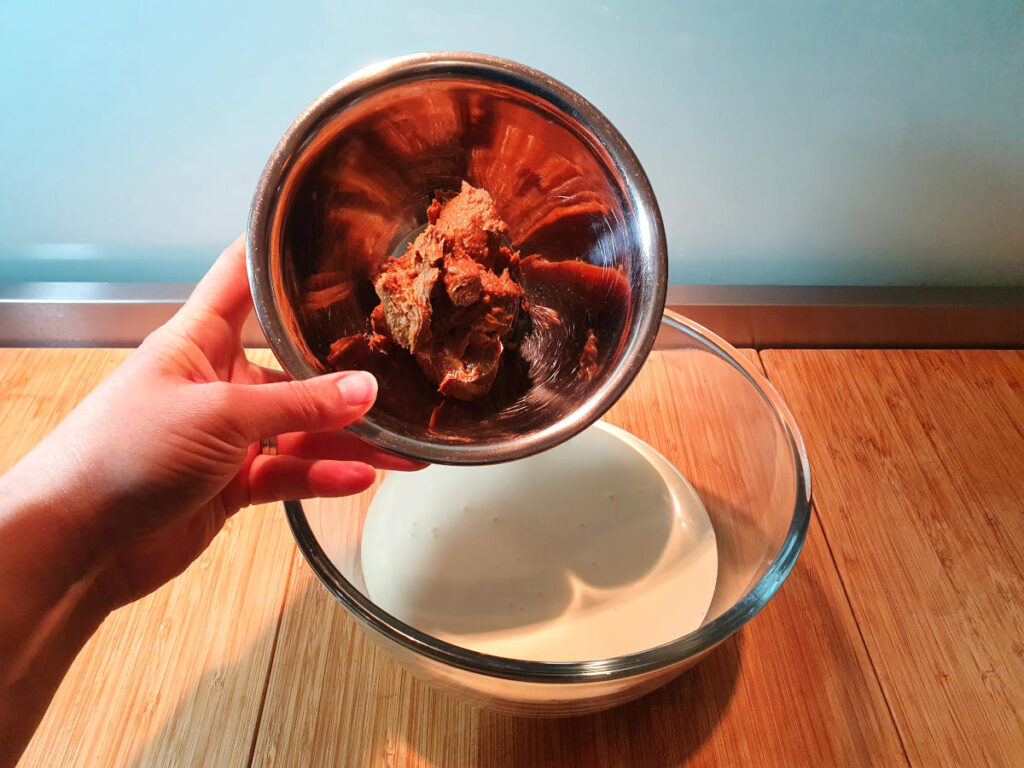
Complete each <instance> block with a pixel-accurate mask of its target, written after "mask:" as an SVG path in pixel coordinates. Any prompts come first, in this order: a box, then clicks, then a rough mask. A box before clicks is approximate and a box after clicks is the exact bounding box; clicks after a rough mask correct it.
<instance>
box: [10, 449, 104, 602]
mask: <svg viewBox="0 0 1024 768" xmlns="http://www.w3.org/2000/svg"><path fill="white" fill-rule="evenodd" d="M26 459H27V460H25V461H23V462H19V464H17V465H15V466H14V467H13V468H12V469H11V470H10V471H9V472H7V473H6V474H4V475H2V476H0V500H2V504H3V509H2V511H0V534H2V535H0V554H2V556H3V560H4V561H5V564H4V565H0V570H2V572H3V575H4V577H5V578H8V579H10V581H9V582H8V583H11V584H21V585H22V586H23V588H24V589H25V590H26V591H27V592H28V593H29V594H28V595H26V597H29V596H31V597H33V598H34V599H35V600H36V601H37V602H38V603H39V604H40V606H42V605H43V604H45V603H50V604H51V605H56V604H57V603H58V602H61V601H65V600H68V599H71V600H73V601H74V602H75V603H76V604H77V603H81V608H80V609H78V610H86V611H87V613H88V614H90V615H91V614H95V615H96V618H97V619H98V621H102V619H103V618H104V617H105V616H106V614H108V613H109V612H110V611H111V610H112V609H113V608H114V607H115V606H114V605H112V604H110V605H108V603H110V602H111V601H109V600H107V599H106V596H104V595H102V594H98V593H97V590H96V589H95V588H94V587H95V585H96V584H97V582H98V581H99V576H100V575H101V573H102V572H103V570H104V568H105V567H106V565H107V563H108V561H109V560H110V559H111V554H110V552H109V551H107V550H108V547H106V546H105V545H104V538H105V537H104V536H103V533H102V525H101V515H100V514H99V512H98V511H97V510H95V509H94V508H92V506H91V505H90V504H89V502H88V501H87V498H86V494H84V493H78V492H76V488H75V486H74V484H73V483H68V482H62V481H61V480H59V479H58V477H59V475H60V473H59V472H58V473H52V472H51V473H42V472H40V471H39V469H40V468H39V467H35V466H33V465H34V464H35V462H33V461H32V460H31V456H30V457H26ZM43 478H45V481H44V480H43Z"/></svg>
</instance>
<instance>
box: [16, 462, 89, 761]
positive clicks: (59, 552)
mask: <svg viewBox="0 0 1024 768" xmlns="http://www.w3.org/2000/svg"><path fill="white" fill-rule="evenodd" d="M32 469H33V468H32V467H25V466H19V467H16V468H15V469H14V470H12V472H10V473H8V475H6V476H3V477H0V766H8V765H13V764H14V763H15V761H16V760H17V759H18V756H19V755H20V754H21V752H22V751H23V750H24V748H25V745H26V744H27V743H28V741H29V739H30V738H31V736H32V732H33V731H34V730H35V728H36V726H37V725H38V723H39V721H40V720H41V719H42V716H43V714H44V713H45V712H46V708H47V706H48V705H49V702H50V699H51V698H52V697H53V694H54V693H55V691H56V690H57V687H58V686H59V685H60V682H61V680H62V679H63V677H64V674H65V673H66V672H67V670H68V667H70V665H71V663H72V662H73V661H74V659H75V656H76V655H77V654H78V652H79V650H81V648H82V646H83V645H84V644H85V642H86V641H87V640H88V639H89V637H90V636H91V635H92V634H93V633H94V632H95V631H96V629H97V628H98V627H99V625H100V624H101V623H102V621H103V619H104V617H105V616H106V615H107V613H108V612H109V601H108V600H107V598H106V596H104V595H103V594H102V593H101V591H100V590H99V589H98V588H97V584H98V581H99V577H100V575H101V574H102V572H103V569H104V567H105V563H104V562H103V561H102V558H101V557H99V556H98V550H97V548H96V547H95V546H93V545H92V543H91V542H89V541H88V538H87V535H86V534H85V533H84V531H83V529H82V527H81V526H80V525H78V523H77V522H76V521H75V518H76V515H78V514H79V510H76V509H75V508H74V506H73V505H74V501H73V498H71V494H67V495H65V494H64V492H63V491H64V489H63V488H62V486H61V484H60V483H53V482H52V475H51V477H50V481H51V482H49V483H46V485H50V486H51V488H52V489H53V490H49V491H43V490H42V486H43V485H44V483H41V482H39V481H38V479H37V478H34V477H32V476H31V475H32ZM37 486H39V487H37Z"/></svg>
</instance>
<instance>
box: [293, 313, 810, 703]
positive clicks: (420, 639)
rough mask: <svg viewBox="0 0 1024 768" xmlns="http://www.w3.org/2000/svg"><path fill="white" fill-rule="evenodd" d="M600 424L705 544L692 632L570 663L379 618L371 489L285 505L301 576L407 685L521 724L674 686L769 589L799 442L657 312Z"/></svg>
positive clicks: (785, 543) (699, 332)
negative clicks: (702, 592) (688, 487)
mask: <svg viewBox="0 0 1024 768" xmlns="http://www.w3.org/2000/svg"><path fill="white" fill-rule="evenodd" d="M604 418H605V420H606V421H608V422H610V423H612V424H615V425H617V426H619V427H622V428H624V429H626V430H628V431H629V432H632V433H633V434H634V435H636V436H637V437H639V438H640V439H641V440H644V441H645V442H647V443H648V444H650V445H651V446H653V447H654V448H655V449H656V450H657V451H659V452H660V453H661V454H662V455H663V456H665V457H666V458H667V459H668V460H669V461H671V462H672V463H673V464H674V465H675V466H676V467H677V468H678V469H679V470H680V472H682V474H683V475H684V476H685V477H686V478H687V479H688V480H689V481H690V483H691V484H692V485H693V487H694V488H695V489H696V491H697V493H698V495H699V496H700V498H701V501H702V502H703V504H704V506H705V508H706V509H707V512H708V515H709V517H710V519H711V522H712V525H713V526H714V529H715V535H716V538H717V543H718V580H717V584H716V587H715V592H714V597H713V598H712V602H711V607H710V609H709V611H708V614H707V617H706V618H705V620H704V623H703V624H702V625H701V626H700V627H699V628H698V629H696V630H695V631H693V632H690V633H689V634H686V635H684V636H683V637H679V638H677V639H675V640H672V641H671V642H668V643H665V644H664V645H660V646H658V647H655V648H649V649H645V650H638V652H637V653H632V654H630V655H626V656H619V657H616V658H609V659H602V660H599V661H583V662H564V663H563V662H557V663H555V662H539V661H524V660H519V659H510V658H499V657H496V656H488V655H485V654H481V653H477V652H474V651H470V650H467V649H465V648H461V647H458V646H456V645H452V644H450V643H447V642H444V641H442V640H440V639H437V638H435V637H432V636H430V635H428V634H426V633H424V632H421V631H419V630H417V629H415V628H413V627H411V626H409V625H407V624H404V623H403V622H401V621H399V620H398V619H396V618H395V617H393V616H391V615H389V614H388V613H386V612H385V611H383V610H382V609H380V608H379V607H378V606H377V605H375V604H374V603H373V601H372V600H371V599H370V598H369V597H368V596H367V594H366V589H365V584H364V582H363V575H362V569H361V565H360V544H361V537H362V528H363V520H364V517H365V514H366V509H367V507H368V505H369V502H370V499H371V498H372V493H373V492H372V490H371V491H368V492H366V493H364V494H362V495H361V496H358V497H352V498H349V499H333V500H313V501H307V502H305V503H300V502H297V501H292V502H287V503H286V505H285V506H286V509H287V515H288V520H289V523H290V525H291V527H292V531H293V533H294V534H295V538H296V541H297V542H298V546H299V549H300V550H301V551H302V553H303V555H304V556H305V558H306V560H307V561H308V563H309V565H310V567H311V568H312V569H313V571H314V572H315V573H316V575H317V576H318V577H319V578H320V580H321V581H322V582H323V584H324V585H325V586H326V587H327V589H328V590H330V592H331V593H332V594H333V595H334V596H335V597H336V598H337V599H338V600H339V601H340V602H341V603H342V605H343V606H344V607H345V608H346V610H347V611H348V612H349V613H350V614H351V615H352V616H354V617H355V619H356V620H357V621H358V622H359V623H360V624H361V625H362V626H363V628H364V629H365V630H366V631H368V632H369V634H370V635H371V636H372V637H373V638H374V639H375V640H377V641H378V642H379V643H380V644H381V645H382V647H383V648H384V649H385V650H386V651H387V652H388V653H389V654H390V655H391V656H392V657H393V658H394V659H395V660H396V661H397V662H398V663H399V664H402V665H403V666H405V667H406V668H407V669H409V670H410V671H411V672H412V673H413V674H415V675H417V676H418V677H420V678H423V679H424V680H426V681H428V682H429V683H431V684H433V685H435V686H437V687H439V688H442V689H445V690H448V691H450V692H452V693H453V694H455V695H457V696H461V697H464V698H469V699H472V700H474V701H476V702H478V703H480V704H482V705H484V706H487V707H490V708H493V709H496V710H500V711H505V712H509V713H514V714H521V715H550V716H562V715H573V714H582V713H587V712H594V711H598V710H601V709H606V708H608V707H612V706H615V705H617V704H621V703H623V702H626V701H629V700H631V699H634V698H636V697H638V696H640V695H642V694H644V693H646V692H648V691H651V690H653V689H654V688H656V687H658V686H660V685H663V684H664V683H666V682H668V681H669V680H671V679H673V678H674V677H676V676H677V675H679V674H680V673H681V672H683V671H684V670H686V669H687V668H688V667H690V666H692V665H693V664H694V663H696V662H697V661H698V660H699V659H701V657H703V656H704V654H706V653H708V652H709V651H711V650H712V649H713V648H714V647H715V646H717V645H718V644H719V643H721V642H722V641H723V640H725V639H726V638H727V637H729V636H730V635H731V634H732V633H734V632H736V631H737V630H739V629H740V628H741V627H742V626H743V625H744V624H746V623H747V622H748V621H750V619H751V618H753V616H754V615H755V614H756V613H757V612H758V611H759V610H761V608H762V607H764V605H765V603H767V602H768V600H769V599H770V598H771V596H772V595H773V594H775V592H776V591H777V590H778V588H779V587H780V585H781V584H782V582H783V581H784V580H785V578H786V576H787V575H788V574H789V572H790V569H791V568H792V567H793V564H794V563H795V561H796V558H797V555H798V554H799V552H800V548H801V546H802V544H803V541H804V536H805V535H806V532H807V526H808V522H809V520H810V508H811V507H810V472H809V468H808V465H807V456H806V453H805V451H804V445H803V440H802V439H801V437H800V433H799V432H798V431H797V428H796V425H795V424H794V423H793V418H792V416H791V415H790V413H789V411H788V410H787V409H786V406H785V404H784V403H783V402H782V400H781V398H780V397H779V395H778V393H776V392H775V390H774V389H773V388H772V386H771V385H770V384H769V383H768V381H767V380H766V379H765V378H764V376H763V375H762V373H761V370H760V367H759V365H758V364H757V362H756V361H755V360H754V359H749V360H748V359H747V358H745V357H744V356H743V355H742V354H741V353H739V352H737V351H736V350H735V349H733V348H732V347H731V346H730V345H729V344H727V343H726V342H725V341H723V340H722V339H719V338H718V337H717V336H715V335H714V334H712V333H710V332H709V331H707V330H706V329H704V328H702V327H701V326H699V325H697V324H696V323H693V322H691V321H690V320H687V319H686V318H684V317H681V316H680V315H678V314H676V313H674V312H671V311H666V312H665V313H664V317H663V319H662V322H661V326H660V330H659V333H658V335H657V338H656V341H655V344H654V348H653V350H652V352H651V354H650V356H649V357H648V359H647V361H646V363H645V365H644V367H643V368H642V369H641V371H640V373H639V375H638V376H637V378H636V379H635V381H634V382H633V384H632V386H631V387H630V388H629V389H628V390H627V391H626V393H625V394H624V395H623V397H622V398H621V399H620V400H619V401H618V403H616V405H615V406H614V407H613V408H612V409H611V410H610V411H608V412H607V413H606V414H605V417H604Z"/></svg>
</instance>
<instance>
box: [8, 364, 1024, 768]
mask: <svg viewBox="0 0 1024 768" xmlns="http://www.w3.org/2000/svg"><path fill="white" fill-rule="evenodd" d="M125 354H126V352H125V351H121V350H15V349H0V423H3V424H4V436H5V442H3V443H0V471H2V469H3V468H5V467H7V466H9V465H10V464H12V463H13V462H14V461H15V460H16V459H17V458H18V457H19V456H21V455H22V454H23V453H25V452H26V451H27V450H28V449H29V448H30V447H31V446H32V445H33V444H34V443H35V442H36V441H37V440H38V439H39V438H40V437H42V435H43V434H45V432H46V431H48V430H49V429H50V428H51V427H52V426H53V425H54V424H55V423H56V422H57V421H58V420H59V419H60V418H61V417H62V416H63V415H64V414H65V413H66V412H67V411H68V410H69V409H70V408H71V407H73V405H74V404H75V403H76V402H77V401H78V400H79V399H80V398H81V397H82V396H84V394H85V393H86V392H87V391H88V390H89V389H90V388H91V387H92V386H94V385H95V383H97V382H98V381H99V380H100V379H101V378H102V376H103V375H104V374H105V373H106V372H108V371H109V370H111V368H112V367H113V366H115V365H116V364H117V362H119V361H120V360H121V359H123V357H124V356H125ZM260 354H261V355H266V353H265V352H263V353H260ZM748 354H749V356H750V358H751V359H755V360H756V359H757V358H756V355H754V354H753V353H748ZM762 359H763V360H764V361H766V362H767V365H768V372H769V374H770V377H771V378H772V380H773V382H774V383H775V384H776V386H777V387H779V388H780V390H781V391H782V394H783V396H784V397H785V398H786V400H787V402H788V404H789V405H790V407H791V408H792V410H793V411H794V413H795V416H796V418H797V422H798V423H799V424H800V426H801V428H802V430H803V432H804V435H805V437H806V438H807V441H808V445H809V449H810V453H811V462H812V470H813V471H814V480H815V496H816V507H817V509H816V514H815V517H813V518H812V521H811V526H810V530H809V533H808V537H807V541H806V544H805V546H804V550H803V552H802V554H801V556H800V559H799V561H798V563H797V565H796V567H795V569H794V571H793V573H792V574H791V575H790V577H789V579H788V580H787V581H786V583H785V584H784V585H783V587H782V589H781V590H780V591H779V593H778V594H777V595H776V596H775V598H774V599H773V600H772V601H771V602H770V603H769V604H768V606H767V607H766V608H765V609H764V610H763V611H762V612H761V614H760V615H758V616H757V617H755V619H754V620H753V621H752V622H751V623H750V624H748V625H747V626H746V627H745V628H744V629H743V630H742V631H741V632H740V633H738V634H737V635H735V636H734V637H733V638H731V639H730V640H729V641H728V642H726V643H725V644H723V645H722V646H721V647H720V648H718V649H717V650H716V651H715V652H713V653H712V654H711V655H709V657H708V658H706V659H705V660H704V661H703V662H702V663H701V664H699V665H698V666H697V667H695V668H694V669H693V670H691V671H690V672H688V673H686V674H685V675H683V676H682V677H681V678H679V679H678V680H677V681H675V682H673V683H671V684H669V685H668V686H667V687H665V688H663V689H661V690H659V691H656V692H655V693H653V694H651V695H649V696H647V697H645V698H643V699H641V700H639V701H636V702H633V703H631V704H627V705H625V706H623V707H621V708H619V709H616V710H613V711H610V712H606V713H602V714H599V715H594V716H587V717H579V718H572V719H566V720H532V719H517V718H512V717H507V716H503V715H497V714H494V713H489V712H486V711H481V710H478V709H475V708H473V707H472V706H470V705H468V704H466V703H464V702H459V701H455V700H453V699H450V698H448V697H447V696H445V695H443V694H439V693H437V692H435V691H432V690H431V689H429V688H427V687H426V686H425V685H423V684H422V683H420V682H418V681H416V680H414V679H413V678H411V676H410V675H408V674H407V673H405V672H404V671H402V670H401V669H399V668H398V667H397V666H396V665H395V664H394V663H392V662H391V661H390V659H389V658H387V657H386V656H385V655H384V654H383V653H381V652H380V651H379V650H377V648H376V646H375V645H373V644H372V643H371V642H370V641H369V640H368V639H367V638H366V637H365V636H364V634H363V633H362V631H360V630H359V628H358V627H357V626H356V625H355V623H354V622H353V621H352V620H350V619H349V618H348V617H347V615H346V614H345V613H344V611H343V609H341V608H340V606H339V605H338V604H337V603H336V602H335V601H334V600H333V598H331V597H330V596H329V595H328V594H327V593H326V591H325V590H324V589H323V588H322V587H321V586H320V585H319V584H318V583H317V581H316V579H315V577H314V576H313V575H312V573H311V572H310V571H309V569H308V567H307V566H306V564H305V562H304V561H303V560H302V558H301V556H300V555H298V553H297V552H296V550H295V547H294V545H293V544H292V542H291V537H290V534H289V533H288V531H287V527H286V525H285V523H284V520H283V515H282V511H283V510H282V509H281V507H280V506H279V505H271V506H269V507H266V508H254V509H250V510H243V511H242V512H241V513H240V514H239V515H238V516H237V517H235V518H234V520H233V521H232V523H231V525H230V527H229V528H228V529H227V530H226V531H225V532H224V533H223V534H222V535H220V536H219V537H218V538H217V540H216V541H215V543H214V545H213V546H212V547H211V548H210V549H209V550H208V551H207V552H206V553H205V554H204V555H203V557H202V558H200V560H199V561H197V562H196V563H195V564H194V565H193V567H191V568H190V569H189V570H188V571H187V572H186V573H185V574H183V575H182V576H181V577H180V578H179V579H177V580H175V581H174V582H172V583H171V584H169V585H167V586H166V587H164V588H162V589H161V590H158V591H157V592H156V593H154V594H153V595H151V596H150V597H148V598H146V599H145V600H143V601H141V602H139V603H137V604H135V605H132V606H129V607H127V608H124V609H122V610H121V611H118V612H117V613H115V614H113V615H112V616H111V617H110V618H109V619H108V621H107V622H106V623H105V624H104V625H103V627H102V628H101V629H100V631H99V632H98V633H97V635H96V636H95V637H94V638H93V639H92V640H91V641H90V642H89V644H88V645H87V646H86V648H85V650H84V651H83V652H82V654H81V655H80V656H79V658H78V660H77V661H76V662H75V664H74V666H73V667H72V669H71V671H70V673H69V675H68V677H67V678H66V679H65V681H64V684H63V685H62V686H61V688H60V691H59V692H58V694H57V697H56V699H55V700H54V702H53V704H52V706H51V707H50V710H49V711H48V712H47V715H46V718H45V720H44V722H43V724H42V726H41V727H40V729H39V731H38V733H37V734H36V736H35V738H34V739H33V741H32V743H31V745H30V746H29V749H28V751H27V753H26V755H25V756H24V758H23V759H22V761H21V763H19V765H20V766H23V767H27V766H32V767H33V768H34V767H35V766H40V767H43V766H45V767H46V768H49V767H50V766H79V765H89V766H122V765H131V766H179V765H211V766H234V765H238V766H246V765H260V766H311V765H316V766H320V765H353V766H437V767H438V768H442V767H443V768H448V767H449V766H506V765H514V766H535V765H536V766H543V765H560V766H588V767H589V766H655V767H661V766H682V765H696V766H704V765H758V766H762V765H763V766H772V765H779V766H794V765H809V764H816V765H851V766H852V765H869V764H871V765H903V764H906V763H907V762H908V761H909V762H910V763H911V764H914V765H921V766H931V765H942V764H949V765H954V764H959V765H982V764H992V765H1020V764H1024V737H1022V736H1021V733H1022V732H1024V722H1022V715H1021V711H1022V704H1021V702H1022V701H1024V672H1022V668H1024V649H1022V646H1021V630H1020V628H1021V626H1024V608H1022V601H1021V599H1020V596H1021V594H1024V589H1022V587H1024V584H1022V580H1021V579H1022V573H1024V524H1022V521H1024V426H1022V425H1024V355H1022V354H1021V353H999V352H969V353H961V352H899V351H891V352H803V351H786V352H777V351H770V352H766V353H763V354H762ZM263 361H264V362H266V360H263ZM659 365H660V366H661V367H660V369H659V367H658V365H655V366H651V367H650V371H649V374H650V375H654V376H656V377H657V376H661V377H663V378H664V377H668V376H681V375H682V376H685V375H688V374H687V373H686V371H685V366H684V365H683V364H682V363H678V362H675V363H673V362H672V361H667V360H666V361H663V363H662V364H659ZM680 366H682V367H680ZM659 370H660V373H658V371H659ZM698 383H699V382H698ZM691 384H693V382H691ZM669 389H670V387H668V386H667V384H666V382H664V381H660V382H659V381H654V380H648V381H646V382H645V381H643V380H641V381H640V382H639V383H638V386H637V387H636V388H635V390H634V391H632V392H631V393H630V394H629V395H627V398H626V400H624V401H623V402H622V403H621V404H620V406H619V407H617V408H616V410H615V411H613V412H612V413H611V414H610V419H611V420H613V421H617V423H620V424H623V425H624V426H627V427H632V428H634V429H637V430H640V429H648V430H650V429H656V428H657V427H656V426H653V427H652V425H657V424H659V423H660V424H663V425H665V426H664V427H663V429H664V434H662V435H661V436H660V437H657V436H656V437H655V438H653V439H652V442H654V443H655V445H656V447H658V448H659V449H660V450H663V451H665V452H669V453H673V452H674V453H673V458H675V459H676V460H678V461H681V462H685V461H687V460H690V458H688V457H694V456H698V455H701V454H702V453H703V454H707V452H712V453H713V454H714V455H715V458H716V461H715V462H703V464H702V466H703V467H704V469H703V470H701V469H700V468H699V467H694V468H691V469H689V470H688V471H689V472H693V473H696V477H695V481H696V482H698V483H700V482H704V484H705V485H707V486H711V485H712V483H717V485H715V486H714V487H720V488H721V487H726V488H727V487H728V485H724V486H723V485H721V484H720V483H721V481H722V480H727V479H728V475H729V473H734V472H736V471H737V468H739V467H742V465H743V461H744V458H743V456H742V454H740V453H737V452H735V450H734V449H731V448H730V447H729V446H728V445H722V444H718V443H715V442H714V441H711V442H708V443H705V444H694V445H688V444H687V443H686V441H680V440H679V439H678V436H679V430H678V428H672V426H671V425H673V424H675V421H674V420H676V421H678V420H679V419H680V418H682V417H680V416H679V415H678V414H676V415H673V413H671V412H668V411H666V410H665V409H666V408H667V407H669V406H670V403H669V402H668V401H666V400H659V401H658V402H657V403H656V404H655V405H654V406H653V407H652V405H651V403H650V398H651V397H652V396H654V395H653V394H652V393H654V392H656V391H662V392H664V391H667V390H669ZM705 397H706V402H707V407H706V409H705V412H704V413H703V414H698V413H697V412H696V411H694V410H693V409H691V410H689V411H687V413H688V415H687V416H686V418H687V419H698V420H699V419H705V420H709V421H713V420H714V419H715V418H724V417H725V412H724V411H723V410H722V408H723V407H724V404H725V403H730V402H731V400H730V397H729V396H728V392H723V391H721V388H720V387H719V388H717V390H716V388H715V387H714V386H711V387H710V389H709V390H708V391H707V392H706V393H705ZM645 399H646V400H645ZM695 423H701V422H699V421H698V422H695ZM754 426H755V427H756V424H755V425H754ZM676 427H678V424H676ZM692 431H693V433H696V432H697V430H692ZM659 441H660V444H659ZM715 452H717V453H715ZM709 465H714V466H715V467H717V468H715V469H709V468H708V467H709ZM700 471H704V472H712V473H713V472H720V473H724V474H723V476H722V477H719V478H715V477H714V476H713V475H707V476H705V477H704V478H703V480H702V479H701V477H700V475H699V473H700ZM736 492H737V493H739V492H740V491H739V490H737V491H736ZM726 495H728V494H726ZM705 501H706V502H707V501H708V499H705ZM728 501H729V499H728V498H723V499H721V500H720V503H728ZM364 502H365V500H363V502H361V501H360V500H359V499H352V500H350V501H349V502H348V503H349V504H351V505H358V504H359V503H364ZM710 503H712V504H713V503H718V502H716V501H715V500H714V499H711V501H710ZM352 509H358V507H357V506H353V507H352ZM819 517H820V523H819ZM851 605H852V610H851ZM865 641H866V642H865ZM880 683H881V685H880ZM904 746H905V748H904Z"/></svg>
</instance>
